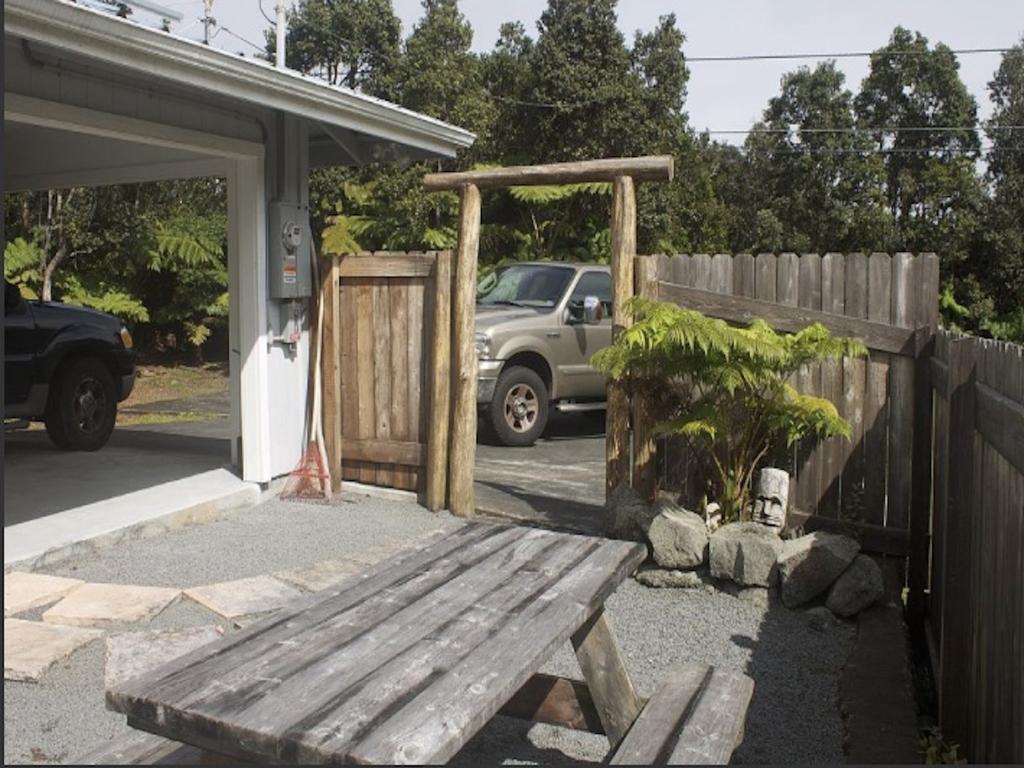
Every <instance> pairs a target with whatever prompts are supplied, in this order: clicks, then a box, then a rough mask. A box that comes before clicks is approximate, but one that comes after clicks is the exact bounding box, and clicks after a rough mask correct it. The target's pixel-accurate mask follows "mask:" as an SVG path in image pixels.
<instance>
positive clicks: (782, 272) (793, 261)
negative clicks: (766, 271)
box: [765, 253, 800, 508]
mask: <svg viewBox="0 0 1024 768" xmlns="http://www.w3.org/2000/svg"><path fill="white" fill-rule="evenodd" d="M775 278H776V283H775V299H776V301H777V302H778V303H779V305H780V306H782V307H796V306H797V305H798V304H799V302H800V262H799V259H798V257H797V255H796V254H795V253H782V254H779V257H778V259H777V262H776V275H775ZM788 383H789V384H790V385H791V386H794V387H795V386H798V382H797V376H796V375H793V376H791V377H790V378H789V381H788ZM795 454H796V447H795V446H794V447H791V448H787V447H786V446H785V445H784V444H783V445H781V446H779V447H777V448H775V449H774V450H773V451H772V453H770V454H769V455H768V456H767V457H766V458H765V462H766V463H768V464H771V465H772V466H776V467H781V468H782V469H785V470H786V471H787V472H789V473H790V475H791V476H792V477H793V478H794V482H792V483H790V486H789V507H790V508H793V507H795V506H796V499H797V487H798V485H799V481H798V480H797V479H796V475H797V468H796V461H795Z"/></svg>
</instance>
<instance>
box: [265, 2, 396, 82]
mask: <svg viewBox="0 0 1024 768" xmlns="http://www.w3.org/2000/svg"><path fill="white" fill-rule="evenodd" d="M287 34H288V45H287V46H286V50H285V56H286V61H287V64H288V66H289V67H291V68H292V69H296V70H299V71H300V72H311V73H314V74H317V75H319V76H320V77H323V78H324V79H325V80H327V81H328V82H329V83H331V84H333V85H343V86H345V87H346V88H352V89H357V90H361V91H365V92H366V93H369V94H371V95H373V96H381V97H384V98H388V97H390V96H392V95H393V89H394V83H393V80H394V76H395V67H396V66H397V63H398V59H399V54H400V44H401V38H402V24H401V22H400V21H399V19H398V17H397V16H396V15H395V11H394V9H393V8H392V6H391V0H299V3H298V5H297V6H296V8H295V10H294V11H292V13H290V14H289V16H288V33H287ZM266 38H267V51H268V52H271V53H272V52H273V50H274V45H275V42H274V41H275V36H274V30H273V29H269V30H267V33H266Z"/></svg>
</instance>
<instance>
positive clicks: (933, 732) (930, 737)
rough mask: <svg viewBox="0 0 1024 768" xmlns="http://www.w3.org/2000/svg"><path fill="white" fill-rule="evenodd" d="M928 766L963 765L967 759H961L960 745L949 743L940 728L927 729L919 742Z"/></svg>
mask: <svg viewBox="0 0 1024 768" xmlns="http://www.w3.org/2000/svg"><path fill="white" fill-rule="evenodd" d="M919 744H920V749H919V751H920V752H921V754H922V755H924V762H925V764H926V765H961V764H964V763H966V762H967V758H964V757H960V745H959V744H957V743H956V742H947V741H946V740H945V738H944V737H943V736H942V731H940V730H939V728H938V727H931V728H925V729H924V732H923V734H922V736H921V739H920V741H919Z"/></svg>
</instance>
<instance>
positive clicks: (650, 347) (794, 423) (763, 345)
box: [592, 297, 867, 519]
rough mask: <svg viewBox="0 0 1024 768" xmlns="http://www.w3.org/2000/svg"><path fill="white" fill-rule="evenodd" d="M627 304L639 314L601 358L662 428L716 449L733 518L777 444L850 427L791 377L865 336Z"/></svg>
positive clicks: (715, 468)
mask: <svg viewBox="0 0 1024 768" xmlns="http://www.w3.org/2000/svg"><path fill="white" fill-rule="evenodd" d="M627 310H628V311H629V312H630V313H632V314H633V316H634V318H635V322H634V324H633V325H632V326H630V327H629V328H627V329H626V330H624V331H623V332H622V333H621V334H620V335H619V337H618V339H617V340H616V342H615V343H614V344H613V345H612V346H610V347H608V348H606V349H604V350H601V351H600V352H598V353H597V354H596V355H595V356H594V358H593V361H592V362H593V365H594V366H595V367H596V368H597V369H598V370H600V371H602V372H603V373H605V374H606V375H608V376H610V377H611V378H613V379H615V380H617V381H621V382H623V383H624V384H625V386H626V387H627V388H628V389H629V390H631V391H633V392H635V393H639V394H642V395H643V396H644V397H645V398H649V399H650V400H651V401H652V403H653V404H654V407H655V413H657V414H658V418H659V421H658V424H657V426H656V431H657V432H658V433H660V434H667V435H676V436H679V437H683V438H685V439H686V440H688V441H689V442H690V443H691V444H692V445H693V447H694V448H695V449H696V450H697V451H698V454H699V455H701V456H702V457H706V459H707V462H708V465H709V470H710V472H711V474H713V475H714V483H713V491H714V493H715V494H716V499H717V500H718V502H719V503H720V504H721V505H722V510H723V514H724V516H725V519H736V518H737V517H739V516H740V514H741V513H742V512H743V511H744V510H745V509H746V506H747V500H748V494H749V488H750V481H751V478H752V476H753V473H754V471H755V470H756V469H757V467H758V465H759V463H760V462H761V460H762V459H763V458H764V457H765V456H766V455H767V454H768V453H769V451H771V450H772V449H773V448H775V447H777V446H778V445H780V444H784V445H786V446H787V447H789V446H792V445H793V444H795V443H796V442H797V441H799V440H801V439H803V438H804V437H808V436H810V437H817V438H826V437H834V436H844V437H848V436H849V435H850V425H849V424H848V423H847V422H846V421H845V420H843V419H842V418H841V417H840V416H839V413H838V411H837V410H836V407H835V406H834V405H833V404H832V403H831V402H829V401H828V400H824V399H822V398H819V397H814V396H811V395H806V394H802V393H800V392H797V391H796V390H795V389H794V388H793V387H792V386H791V385H790V384H789V383H788V380H789V379H790V378H791V377H792V376H793V374H795V373H796V372H797V371H798V370H799V369H800V368H801V367H803V366H808V365H814V364H817V363H820V362H823V361H826V360H837V359H841V358H842V357H844V356H848V357H860V356H864V355H866V354H867V350H866V349H865V347H864V345H863V344H862V343H861V342H859V341H858V340H856V339H847V338H839V337H834V336H832V335H831V334H830V333H829V332H828V330H827V329H826V328H825V327H824V326H822V325H820V324H813V325H810V326H808V327H807V328H804V329H803V330H802V331H800V332H799V333H795V334H779V333H776V332H775V331H774V330H773V329H772V328H771V327H770V326H769V325H768V324H767V323H765V322H764V321H762V320H755V321H754V322H753V323H751V324H750V325H749V326H747V327H745V328H737V327H733V326H730V325H728V324H727V323H725V322H724V321H722V320H718V319H714V318H710V317H707V316H706V315H703V314H701V313H700V312H696V311H694V310H688V309H684V308H681V307H678V306H676V305H674V304H670V303H661V302H655V301H651V300H649V299H645V298H641V297H635V298H633V299H631V300H630V302H629V304H628V305H627Z"/></svg>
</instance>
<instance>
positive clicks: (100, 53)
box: [4, 0, 476, 157]
mask: <svg viewBox="0 0 1024 768" xmlns="http://www.w3.org/2000/svg"><path fill="white" fill-rule="evenodd" d="M4 27H5V29H4V33H5V35H6V36H8V37H10V36H13V37H15V38H21V39H22V40H25V41H30V42H33V43H39V44H41V45H45V46H48V47H50V48H52V49H55V50H59V51H66V52H68V53H69V54H73V55H76V56H79V57H82V58H86V59H89V60H94V61H97V62H101V63H102V64H103V65H104V66H111V67H116V68H119V69H121V70H125V71H128V72H131V73H133V74H135V75H137V76H142V77H145V78H152V79H154V80H156V81H162V82H169V83H172V84H174V85H175V86H177V87H179V88H180V87H184V88H189V89H197V90H200V91H204V92H207V93H212V94H230V96H231V97H232V98H234V99H237V100H240V101H243V102H246V103H250V104H253V105H256V106H260V107H264V108H269V109H273V110H277V111H280V112H283V113H286V114H292V115H296V116H298V117H301V118H304V119H306V120H308V121H310V123H312V124H314V125H317V126H319V128H320V129H321V130H322V133H324V134H326V135H327V136H335V137H337V135H338V134H340V133H341V132H339V131H336V130H332V129H342V131H351V132H355V133H357V134H362V135H365V136H370V137H374V138H376V139H379V140H383V141H386V142H391V143H394V144H396V145H401V146H404V147H409V148H412V149H414V150H416V155H417V156H419V157H423V156H440V157H453V156H454V155H455V153H456V152H457V151H458V150H459V149H462V148H464V147H468V146H470V145H471V144H472V143H473V141H474V140H475V138H476V137H475V136H474V135H473V134H472V133H470V132H469V131H466V130H464V129H462V128H459V127H457V126H454V125H450V124H448V123H445V122H443V121H441V120H436V119H434V118H431V117H428V116H426V115H422V114H420V113H418V112H413V111H412V110H408V109H405V108H403V107H399V106H397V105H395V104H392V103H390V102H387V101H383V100H381V99H376V98H373V97H371V96H367V95H365V94H362V93H358V92H356V91H353V90H350V89H347V88H341V87H337V86H332V85H329V84H327V83H324V82H322V81H320V80H316V79H314V78H311V77H307V76H305V75H302V74H301V73H298V72H294V71H292V70H287V69H278V68H276V67H274V66H272V65H271V64H270V63H269V62H264V61H261V60H259V59H254V58H247V57H242V56H239V55H236V54H232V53H229V52H227V51H222V50H219V49H216V48H211V47H209V46H206V45H203V44H202V43H199V42H196V41H192V40H187V39H184V38H181V37H177V36H175V35H173V34H170V33H167V32H163V31H161V30H158V29H153V28H150V27H146V26H143V25H141V24H137V23H135V22H133V21H131V20H128V19H121V18H117V17H115V16H111V15H109V14H106V13H102V12H100V11H97V10H94V9H92V8H88V7H84V6H81V5H76V4H74V3H70V2H65V0H5V3H4ZM325 138H326V137H325Z"/></svg>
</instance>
